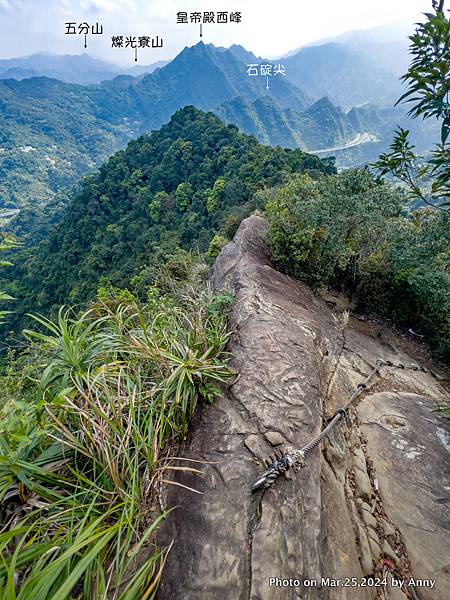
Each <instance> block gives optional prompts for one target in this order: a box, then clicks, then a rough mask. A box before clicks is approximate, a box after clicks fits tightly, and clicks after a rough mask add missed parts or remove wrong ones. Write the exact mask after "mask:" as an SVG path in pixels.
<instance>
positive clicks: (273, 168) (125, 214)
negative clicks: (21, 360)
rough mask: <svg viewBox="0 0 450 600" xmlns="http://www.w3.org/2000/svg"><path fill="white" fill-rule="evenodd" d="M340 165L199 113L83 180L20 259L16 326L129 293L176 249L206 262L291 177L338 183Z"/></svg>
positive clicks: (14, 278)
mask: <svg viewBox="0 0 450 600" xmlns="http://www.w3.org/2000/svg"><path fill="white" fill-rule="evenodd" d="M334 170H335V169H334V166H333V161H332V160H328V161H321V160H320V159H319V158H317V157H315V156H312V155H308V154H305V153H303V152H302V151H300V150H284V149H281V148H270V147H266V146H263V145H261V144H260V143H259V142H258V141H257V140H256V139H255V138H253V137H249V136H246V135H243V134H241V133H240V132H239V131H238V129H237V128H236V127H235V126H232V125H228V126H227V125H224V124H223V123H222V122H221V121H220V120H219V119H218V118H217V117H216V116H214V115H213V114H211V113H203V112H201V111H199V110H197V109H195V108H193V107H186V108H184V109H181V110H179V111H177V112H176V113H175V114H174V116H173V117H172V119H171V120H170V122H169V123H168V124H167V125H165V126H164V127H162V128H161V129H160V130H159V131H155V132H152V133H151V134H148V135H144V136H143V137H141V138H139V139H137V140H135V141H133V142H131V143H130V144H129V145H128V147H127V149H126V150H125V151H121V152H118V153H116V154H115V155H113V156H112V157H111V158H110V159H109V161H108V162H107V163H106V164H105V165H103V167H102V168H101V169H100V171H99V173H98V174H97V175H95V176H91V177H88V178H86V179H85V180H84V182H83V184H82V185H81V187H80V189H79V191H78V192H77V193H76V194H75V196H74V197H73V199H72V200H71V202H70V204H69V206H68V208H67V210H66V212H65V214H64V217H63V219H62V221H61V223H60V224H58V225H57V226H56V227H55V229H54V231H53V232H52V233H50V234H49V236H48V239H47V240H44V241H42V242H41V243H40V244H38V245H37V246H34V247H32V248H26V249H24V250H22V252H16V254H15V257H14V266H13V267H11V268H9V270H8V279H9V282H6V281H4V282H3V284H2V285H3V288H4V289H6V291H7V292H8V293H10V294H11V295H12V296H14V297H15V298H16V302H15V315H12V316H11V319H10V320H9V323H8V324H9V325H10V326H12V325H14V324H18V323H23V320H22V319H23V315H24V313H26V312H28V311H33V312H44V313H45V314H48V313H49V312H50V311H51V309H52V307H55V309H57V308H58V307H59V306H60V305H61V304H64V303H67V302H70V303H79V302H83V301H86V300H88V299H90V298H91V297H92V296H93V295H94V294H95V291H96V290H97V288H98V286H99V283H101V284H104V283H108V282H109V283H111V284H113V285H114V286H123V285H125V284H126V283H127V282H129V281H130V280H131V278H132V277H133V275H135V274H136V273H137V272H139V271H141V269H142V268H143V267H146V268H147V272H148V277H149V278H150V280H151V272H152V269H153V268H154V267H155V265H158V264H159V263H160V262H161V261H164V260H165V258H166V257H167V256H168V255H170V254H172V253H173V252H174V250H176V249H177V248H184V249H189V248H198V249H199V250H200V251H201V252H205V251H207V250H208V246H209V244H210V242H211V240H212V239H213V237H214V236H215V235H216V234H218V233H219V234H220V235H222V237H224V238H228V239H229V238H230V237H231V236H232V235H233V234H234V232H235V230H236V228H237V226H238V224H239V222H240V220H241V219H242V218H243V217H245V216H247V215H248V214H250V213H251V212H252V210H254V209H255V208H256V207H257V206H258V199H257V196H256V192H257V191H258V190H262V189H263V188H264V187H266V186H268V187H272V186H275V185H277V184H280V183H281V182H283V180H284V179H285V178H286V177H287V176H288V175H289V174H290V173H298V172H303V171H305V172H308V173H309V174H310V175H311V176H312V177H315V176H317V175H318V174H320V173H333V172H334Z"/></svg>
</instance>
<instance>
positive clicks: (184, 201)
mask: <svg viewBox="0 0 450 600" xmlns="http://www.w3.org/2000/svg"><path fill="white" fill-rule="evenodd" d="M175 200H176V203H177V206H178V208H179V209H180V211H181V212H184V211H185V210H186V209H187V207H188V206H189V205H190V203H191V201H192V185H191V184H190V183H188V182H187V181H184V182H183V183H180V184H179V186H178V187H177V189H176V192H175Z"/></svg>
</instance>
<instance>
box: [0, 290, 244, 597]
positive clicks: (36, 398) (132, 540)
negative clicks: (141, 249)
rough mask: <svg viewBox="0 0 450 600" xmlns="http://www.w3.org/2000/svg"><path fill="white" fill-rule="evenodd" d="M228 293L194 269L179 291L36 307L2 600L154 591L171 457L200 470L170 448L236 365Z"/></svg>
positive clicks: (1, 549) (12, 460)
mask: <svg viewBox="0 0 450 600" xmlns="http://www.w3.org/2000/svg"><path fill="white" fill-rule="evenodd" d="M166 283H167V282H166ZM228 301H229V298H227V297H226V296H223V295H222V296H218V297H217V296H216V297H214V296H212V295H211V294H210V293H208V291H207V290H205V288H204V286H203V285H199V282H198V280H195V281H194V282H193V283H191V284H189V285H187V284H186V285H183V286H182V289H181V288H180V286H178V289H177V293H176V294H175V293H167V290H166V292H165V293H162V292H161V289H160V288H157V287H154V288H151V289H150V290H149V292H148V295H147V302H146V303H145V304H143V305H142V304H139V303H138V302H136V301H135V300H134V298H133V297H132V296H129V297H128V296H127V298H126V302H125V303H121V302H117V301H108V299H107V298H106V299H105V297H104V296H103V298H102V300H101V301H98V302H96V303H95V304H93V305H92V306H91V307H90V309H89V310H88V311H86V312H84V313H82V314H80V315H77V314H76V313H75V312H74V311H73V310H71V309H65V308H63V309H61V310H60V311H59V314H58V318H57V319H56V321H54V322H53V321H50V320H48V319H46V318H44V317H35V320H36V322H37V324H38V326H39V331H33V330H28V331H26V332H25V335H26V337H27V339H28V340H29V342H30V348H29V349H28V350H27V352H26V353H25V358H24V357H22V359H21V360H22V364H23V362H25V363H26V364H27V373H26V380H27V384H26V387H27V400H26V402H22V403H20V400H18V399H17V394H18V389H17V385H14V386H13V387H14V395H15V399H13V400H10V401H9V403H8V402H5V403H4V410H5V411H6V412H5V415H4V416H5V425H4V426H3V431H2V434H3V435H2V438H1V439H2V441H1V442H0V444H1V445H0V503H1V508H0V511H1V516H2V519H1V521H2V529H1V532H0V555H1V559H0V597H1V598H2V599H4V600H25V599H26V600H66V599H72V598H78V599H83V600H90V599H94V598H95V599H105V600H106V599H107V598H108V599H114V600H138V599H139V600H141V599H150V598H153V597H154V594H155V593H156V588H157V584H158V580H159V577H160V574H161V570H162V567H163V564H164V559H165V555H166V551H167V549H165V550H164V549H162V550H160V549H158V548H156V546H155V545H154V539H153V538H154V532H155V529H156V527H157V526H158V525H159V523H160V521H161V519H163V518H165V516H166V514H167V513H164V512H163V513H162V514H161V513H160V512H158V511H157V510H156V506H157V503H156V490H157V488H158V485H159V483H160V481H161V480H162V479H164V473H168V472H170V470H173V469H188V470H191V471H195V472H197V469H195V468H192V467H184V466H179V464H178V463H176V462H174V459H173V458H170V456H169V454H170V449H171V448H172V447H173V445H174V443H175V442H176V440H180V439H183V438H184V437H185V435H186V432H187V427H188V424H189V421H190V419H191V417H192V415H193V413H194V410H195V407H196V405H197V403H198V401H199V399H201V398H202V397H203V398H205V399H207V400H211V399H212V398H214V397H215V396H216V395H217V393H218V390H217V387H216V385H217V384H218V383H223V382H225V381H227V380H228V379H229V378H230V377H231V376H232V374H231V372H230V370H229V369H228V367H227V366H226V354H224V348H225V345H226V343H227V340H228V336H229V334H228V333H227V330H226V323H225V317H224V311H223V305H224V304H226V303H227V302H228ZM17 375H18V376H20V375H19V374H17ZM13 379H14V377H13V375H11V372H10V373H9V375H8V377H6V378H5V377H4V379H3V386H4V387H5V388H8V385H9V386H10V387H11V381H12V380H13ZM31 380H32V381H33V383H32V384H30V381H31ZM5 391H6V392H7V391H8V390H7V389H6V390H5ZM5 407H6V408H5ZM8 414H9V415H10V420H9V419H8ZM19 422H20V423H21V427H20V428H19V426H18V423H19ZM19 429H20V435H19V433H18V432H19ZM164 480H165V481H167V478H166V479H164ZM169 481H170V480H169Z"/></svg>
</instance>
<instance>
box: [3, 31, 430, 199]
mask: <svg viewBox="0 0 450 600" xmlns="http://www.w3.org/2000/svg"><path fill="white" fill-rule="evenodd" d="M356 37H357V38H358V39H359V38H360V37H361V35H358V36H356ZM369 37H370V43H371V44H374V45H375V46H377V47H378V46H379V45H380V44H378V42H377V41H374V35H371V36H369ZM375 37H376V36H375ZM352 39H353V41H352V42H351V43H349V44H348V45H347V43H341V42H335V41H331V42H329V43H326V44H324V45H321V46H310V47H306V48H302V49H300V50H299V52H297V53H295V54H293V55H292V56H289V57H287V58H285V59H283V64H284V66H285V67H286V75H285V76H284V75H277V76H272V77H270V85H269V89H267V79H268V78H266V77H264V76H253V77H251V76H249V75H248V73H247V65H249V64H260V63H267V62H268V61H267V60H266V59H261V58H259V57H257V56H255V55H254V54H253V53H251V52H249V51H248V50H246V49H245V48H244V47H242V46H239V45H234V46H231V47H230V48H228V49H227V48H216V47H214V46H213V45H211V44H208V45H205V44H204V43H202V42H200V43H199V44H197V45H195V46H192V47H186V48H184V50H182V51H181V52H180V54H178V56H176V57H175V58H174V59H173V60H172V61H170V62H169V63H168V64H165V65H163V66H162V67H161V68H156V69H155V70H154V71H153V72H152V73H150V74H142V73H141V72H140V70H139V69H141V68H142V67H138V69H136V70H134V71H133V73H134V74H137V75H138V76H135V77H133V76H130V74H121V75H119V76H116V77H114V78H112V79H109V80H108V79H103V75H104V74H105V72H106V71H105V70H103V71H101V69H100V66H101V65H97V63H96V62H95V60H94V59H91V58H90V57H87V56H86V55H81V56H80V57H60V58H63V59H67V58H70V59H74V60H73V61H72V60H71V61H67V60H63V61H62V64H66V65H67V64H68V63H75V64H77V60H75V58H77V59H79V61H81V62H80V63H79V64H78V67H76V66H73V65H72V73H73V75H72V76H73V77H75V76H76V71H77V68H79V65H80V64H83V63H84V62H86V61H87V63H88V64H89V65H91V67H92V69H91V73H93V74H92V75H91V76H92V77H95V73H97V74H98V77H101V79H102V82H101V83H99V84H91V85H88V86H82V85H77V84H73V83H65V82H63V81H60V80H57V79H50V78H47V77H33V78H30V79H23V80H21V81H16V80H14V79H4V80H2V81H0V208H2V209H13V208H16V207H22V208H23V207H29V206H46V205H47V204H48V203H49V202H50V201H51V200H52V199H53V197H54V195H55V194H56V193H57V192H59V193H63V192H64V190H67V189H68V188H70V186H71V185H73V184H74V183H75V182H76V181H77V180H78V179H79V177H80V176H81V175H83V174H85V173H86V172H89V171H92V170H93V169H94V168H95V167H96V165H99V164H100V163H102V162H103V161H104V160H105V159H106V158H107V157H108V156H110V155H111V154H112V153H113V152H114V151H116V150H118V149H121V148H123V147H124V146H125V145H126V143H127V142H128V141H129V140H130V139H131V138H133V137H136V136H137V135H139V134H141V133H144V132H147V131H149V130H153V129H158V128H159V127H160V126H161V125H162V124H164V123H166V122H168V121H169V119H170V117H171V115H172V114H173V113H174V112H175V111H176V110H177V109H179V108H182V107H184V106H187V105H193V106H195V107H197V108H199V109H202V110H207V111H208V110H209V111H213V112H215V113H216V114H217V115H218V116H219V117H220V118H221V119H222V120H224V121H225V122H227V123H232V124H235V125H236V126H238V127H239V128H240V129H241V130H242V131H243V132H244V133H248V134H252V135H255V137H257V138H258V139H259V140H260V141H261V142H263V143H265V144H270V145H280V146H284V147H288V148H296V147H301V148H303V149H305V150H308V151H320V152H321V155H324V154H325V153H326V152H327V151H329V152H331V153H333V154H335V153H336V155H337V157H338V162H339V165H340V166H349V165H354V164H363V163H366V162H367V161H371V160H374V159H375V158H376V157H377V156H378V154H379V153H380V152H381V151H384V150H385V149H386V148H387V146H388V144H389V142H390V140H391V139H392V133H393V130H394V129H395V126H396V125H398V124H402V125H404V126H405V125H406V126H407V127H410V128H412V129H413V130H414V131H413V133H414V135H415V138H413V139H414V140H415V142H416V143H417V145H418V148H419V150H427V149H429V148H430V147H431V140H432V139H433V137H432V134H433V133H434V131H433V130H432V128H430V126H429V125H426V126H424V124H423V123H421V122H420V123H419V122H414V121H413V122H411V121H409V120H408V121H406V120H405V117H404V111H403V109H393V108H392V105H393V102H394V100H395V99H396V98H397V96H398V81H397V78H398V76H399V75H400V74H401V73H397V74H395V76H394V73H393V71H392V69H391V66H389V67H388V66H386V65H385V62H386V61H385V62H383V61H382V60H381V59H380V60H379V64H378V67H377V69H375V67H373V68H369V63H368V60H369V59H368V58H367V56H365V53H364V52H358V51H357V50H356V47H357V45H358V44H360V43H361V42H360V41H359V42H358V43H357V42H356V41H355V36H353V38H352ZM392 43H394V42H392ZM381 45H382V44H381ZM39 56H40V57H41V59H40V60H42V61H43V62H41V63H39V62H37V63H35V66H36V67H37V66H39V65H40V67H41V68H42V69H44V67H45V60H44V58H45V57H47V58H48V56H47V55H39ZM42 57H44V58H42ZM53 59H55V57H52V59H51V60H52V61H53V63H52V65H53V67H55V61H54V60H53ZM92 60H94V62H92ZM280 60H281V59H280ZM370 61H372V63H375V62H377V61H376V56H375V55H373V56H372V57H371V58H370ZM2 62H3V66H5V65H4V62H5V61H0V69H1V67H2ZM100 62H101V61H100ZM278 62H279V61H275V63H274V64H276V63H278ZM94 65H97V66H98V69H97V71H96V70H95V68H94ZM383 65H385V66H383ZM47 67H48V68H50V66H49V64H48V65H47ZM11 68H12V67H11ZM15 68H25V66H22V67H21V66H20V65H17V66H16V67H15ZM143 68H145V67H143ZM79 70H80V72H81V71H82V69H81V68H79ZM87 73H88V71H87V70H86V71H85V75H86V74H87ZM100 73H103V74H102V75H100ZM387 97H392V100H391V101H387V100H386V98H387ZM384 100H386V102H385V101H384ZM384 104H387V106H388V107H389V108H384V107H383V105H384ZM355 105H359V106H356V107H355ZM63 201H64V200H63Z"/></svg>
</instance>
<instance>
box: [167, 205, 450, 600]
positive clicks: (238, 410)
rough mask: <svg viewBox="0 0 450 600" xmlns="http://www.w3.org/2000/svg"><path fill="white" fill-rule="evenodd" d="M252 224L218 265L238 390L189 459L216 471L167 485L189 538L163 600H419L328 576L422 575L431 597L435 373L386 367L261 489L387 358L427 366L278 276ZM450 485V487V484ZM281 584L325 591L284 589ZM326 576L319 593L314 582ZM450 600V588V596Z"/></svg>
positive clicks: (442, 506)
mask: <svg viewBox="0 0 450 600" xmlns="http://www.w3.org/2000/svg"><path fill="white" fill-rule="evenodd" d="M265 235H266V223H265V221H264V219H262V218H260V217H257V216H253V217H250V218H248V219H246V220H245V221H244V222H243V223H242V224H241V226H240V228H239V231H238V233H237V234H236V237H235V239H234V241H233V242H231V243H230V244H228V245H227V246H226V247H225V248H224V250H223V251H222V253H221V254H220V256H219V257H218V259H217V261H216V264H215V266H214V269H213V272H212V274H211V283H212V285H213V287H214V288H216V289H222V288H227V289H229V290H230V291H231V292H232V293H233V294H234V296H235V301H234V304H233V307H232V310H231V326H232V328H233V329H234V333H233V336H232V338H231V340H230V351H231V352H232V354H233V359H232V366H233V367H234V368H235V369H236V370H237V371H238V372H239V378H238V379H237V381H236V382H235V383H234V384H233V385H232V386H231V387H230V388H229V389H227V390H225V391H224V396H223V398H222V399H220V400H218V401H217V402H216V403H215V404H214V405H212V406H204V407H202V408H201V409H200V410H199V411H198V413H197V415H196V417H195V419H194V422H193V424H192V427H191V433H190V436H189V439H188V441H187V443H186V444H185V446H184V447H183V448H182V451H181V455H182V456H185V457H188V458H191V459H195V460H204V461H208V462H209V463H210V464H207V465H205V466H204V472H205V476H204V477H203V478H199V477H197V476H194V475H192V476H191V475H189V474H187V473H180V474H179V475H178V476H177V478H176V480H177V481H178V482H179V483H182V484H183V485H187V486H190V487H194V488H195V489H197V490H199V491H201V492H202V495H199V494H195V493H193V492H190V491H188V490H185V489H183V488H181V487H176V486H169V487H168V488H167V490H166V494H167V498H166V502H167V505H170V506H173V505H176V506H177V507H178V508H176V510H175V511H174V512H173V513H172V514H171V516H170V518H169V519H168V520H167V521H166V523H165V525H164V527H163V528H162V531H161V534H160V542H161V543H169V542H170V541H171V540H172V539H173V538H175V544H174V546H173V548H172V550H171V552H170V554H169V557H168V560H167V564H166V568H165V571H164V574H163V579H162V582H161V586H160V589H159V592H158V599H159V600H169V599H170V600H172V599H173V600H175V599H176V600H273V599H275V600H278V599H279V600H293V599H295V598H302V599H304V600H306V599H313V598H314V599H315V598H321V599H329V600H338V599H354V600H365V599H367V600H369V599H370V598H375V597H376V594H377V591H378V593H379V594H380V593H382V594H384V596H380V597H385V598H392V599H396V598H399V599H401V598H404V599H405V598H407V596H406V595H405V594H404V593H403V592H402V591H400V590H399V589H398V588H391V587H390V586H387V587H386V588H382V592H381V588H374V587H371V588H369V587H329V586H327V585H323V583H324V582H323V581H322V578H330V579H332V580H339V579H341V580H345V578H356V580H355V581H357V582H360V581H361V578H362V577H363V576H370V575H375V576H382V575H383V573H384V574H387V573H389V575H388V578H389V581H390V580H391V573H394V574H395V576H398V577H400V578H403V577H406V578H409V577H410V576H412V577H415V578H421V579H433V580H435V586H434V589H432V590H431V589H429V588H427V587H416V588H415V593H416V595H417V597H418V598H420V599H422V600H428V599H430V600H431V599H437V600H441V599H442V600H444V598H446V597H447V592H448V589H450V575H449V569H450V559H449V557H450V542H449V536H448V529H447V527H448V499H449V487H448V472H447V473H446V469H447V465H448V448H446V445H445V444H446V435H447V432H448V428H447V425H446V422H445V421H444V420H443V419H442V417H441V416H439V415H437V414H436V413H435V412H433V409H434V408H435V406H436V403H437V402H442V401H444V400H445V396H446V392H445V390H444V389H443V388H442V387H441V384H440V382H439V381H438V380H437V379H436V378H435V377H433V376H432V374H430V373H422V372H414V371H401V370H388V369H382V372H381V374H382V377H378V378H376V379H375V381H374V384H373V385H372V386H371V387H370V389H369V390H368V391H367V392H366V393H365V395H364V396H362V397H361V399H360V400H359V402H358V403H357V407H355V409H352V410H351V411H350V414H349V417H348V419H347V420H346V422H345V423H342V424H340V425H338V427H337V428H336V429H335V430H334V432H333V435H332V436H331V437H330V438H329V439H327V440H326V441H325V442H324V443H323V444H322V445H321V447H320V448H316V449H315V450H314V451H313V452H311V453H310V454H309V455H308V457H307V461H306V465H305V467H304V468H303V469H301V471H300V472H299V473H292V475H291V479H290V480H286V479H284V478H280V479H279V480H278V481H277V483H276V484H275V485H274V486H272V488H270V489H269V490H268V491H266V492H265V493H264V494H255V495H251V493H250V489H251V485H252V483H253V481H254V480H255V477H256V476H257V474H258V472H259V471H260V470H261V469H262V468H263V463H262V461H263V459H264V458H265V457H267V456H268V455H269V454H271V453H272V452H273V450H274V449H276V448H277V447H280V446H282V445H288V446H293V447H300V446H302V445H304V444H305V443H306V442H308V441H309V440H310V439H311V438H312V437H313V436H314V435H316V434H317V433H318V432H319V431H320V430H321V428H322V426H323V424H324V422H326V419H327V418H328V417H329V416H330V415H332V414H333V412H334V411H335V410H336V409H337V408H339V407H341V406H342V405H343V404H344V402H345V401H346V400H347V399H348V397H349V395H350V393H351V391H352V390H353V387H354V385H355V384H356V383H358V382H359V381H361V380H362V379H363V378H364V377H365V376H366V375H367V374H368V373H369V372H370V370H371V368H372V367H373V366H374V365H375V362H376V360H377V359H378V358H382V359H384V360H392V361H401V362H403V363H411V362H414V361H413V360H412V359H411V358H410V357H409V356H407V355H406V354H405V353H404V352H403V351H401V350H399V349H397V348H396V347H395V346H394V345H393V344H392V343H389V344H388V343H385V342H383V340H382V339H374V338H373V337H371V336H369V335H365V334H364V333H361V332H360V331H357V330H356V329H355V328H353V327H352V326H351V325H347V326H346V324H345V319H343V318H342V317H341V316H340V315H339V314H335V313H333V312H332V310H331V309H330V308H329V307H328V306H327V304H326V303H325V302H322V301H321V300H319V299H317V298H316V297H315V296H314V295H313V293H312V292H311V291H310V290H309V289H308V288H307V287H306V286H304V285H302V284H300V283H298V282H295V281H293V280H292V279H290V278H289V277H287V276H285V275H283V274H281V273H279V272H277V271H276V270H275V269H274V268H273V266H272V264H271V261H270V256H269V253H268V250H267V246H266V243H265ZM446 477H447V486H446V484H445V481H446ZM271 577H278V578H280V579H289V578H292V579H293V580H304V579H306V580H309V581H311V582H312V585H310V586H307V585H303V586H290V587H283V586H282V587H275V586H270V585H269V579H270V578H271ZM314 582H317V585H314ZM446 590H447V592H446Z"/></svg>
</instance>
